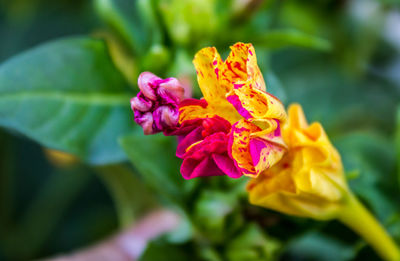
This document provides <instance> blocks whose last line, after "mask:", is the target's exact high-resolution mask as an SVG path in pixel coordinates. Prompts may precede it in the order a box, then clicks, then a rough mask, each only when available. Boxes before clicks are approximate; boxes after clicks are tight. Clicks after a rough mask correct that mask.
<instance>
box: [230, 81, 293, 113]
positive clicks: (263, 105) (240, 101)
mask: <svg viewBox="0 0 400 261" xmlns="http://www.w3.org/2000/svg"><path fill="white" fill-rule="evenodd" d="M227 100H228V101H229V102H230V103H231V104H232V105H233V106H234V107H235V108H236V110H237V111H238V112H239V114H240V115H242V116H243V117H244V118H245V119H251V118H253V119H277V120H280V121H285V120H286V112H285V108H284V106H283V104H282V103H281V102H280V101H279V100H278V99H277V98H275V97H274V96H273V95H271V94H269V93H266V92H264V91H260V90H258V89H255V88H253V84H252V83H242V84H235V85H234V88H233V89H232V91H231V92H230V93H229V94H228V96H227Z"/></svg>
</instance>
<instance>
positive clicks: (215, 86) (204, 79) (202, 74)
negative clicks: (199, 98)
mask: <svg viewBox="0 0 400 261" xmlns="http://www.w3.org/2000/svg"><path fill="white" fill-rule="evenodd" d="M193 64H194V66H195V68H196V72H197V81H198V83H199V87H200V89H201V92H202V93H203V97H204V99H205V100H206V101H207V102H209V103H219V102H226V99H225V96H226V94H227V93H228V92H229V89H227V88H226V87H223V86H221V85H220V83H219V80H220V74H221V72H220V70H221V69H220V68H221V67H222V65H223V61H222V60H221V57H220V56H219V54H218V52H217V49H215V47H207V48H203V49H201V50H200V51H199V52H197V53H196V55H195V57H194V60H193Z"/></svg>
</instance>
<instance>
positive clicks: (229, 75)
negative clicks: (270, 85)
mask: <svg viewBox="0 0 400 261" xmlns="http://www.w3.org/2000/svg"><path fill="white" fill-rule="evenodd" d="M247 81H249V82H252V83H253V87H254V88H255V89H258V90H261V91H265V90H266V87H265V82H264V78H263V76H262V73H261V71H260V69H259V68H258V65H257V58H256V52H255V50H254V47H253V45H252V44H245V43H236V44H234V45H233V46H231V53H230V54H229V56H228V58H227V59H226V61H225V63H224V68H223V69H222V77H221V85H222V86H224V88H225V89H226V90H229V91H230V90H231V89H232V86H233V84H234V83H239V82H247Z"/></svg>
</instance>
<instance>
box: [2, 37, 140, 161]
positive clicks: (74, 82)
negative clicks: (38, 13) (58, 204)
mask: <svg viewBox="0 0 400 261" xmlns="http://www.w3.org/2000/svg"><path fill="white" fill-rule="evenodd" d="M131 96H132V94H130V93H129V89H128V88H127V86H126V83H125V81H124V79H123V78H122V76H121V75H120V73H119V72H118V71H117V69H115V67H114V66H113V64H112V62H111V60H110V57H109V54H108V52H107V48H106V46H105V44H104V43H103V42H102V41H100V40H94V39H90V38H87V37H82V38H70V39H63V40H59V41H55V42H52V43H49V44H45V45H43V46H39V47H37V48H34V49H32V50H30V51H27V52H25V53H23V54H21V55H19V56H17V57H15V58H13V59H11V60H9V61H7V62H6V63H4V64H3V65H1V66H0V126H3V127H6V128H9V129H11V130H16V131H18V132H20V133H22V134H24V135H26V136H28V137H30V138H32V139H34V140H36V141H37V142H39V143H41V144H42V145H44V146H47V147H51V148H54V149H59V150H62V151H66V152H69V153H72V154H75V155H78V156H79V157H81V158H82V159H84V160H86V161H88V162H90V163H93V164H105V163H111V162H116V161H120V160H122V159H124V157H125V156H124V153H123V152H122V151H121V150H120V148H119V146H118V144H117V137H118V136H120V135H122V134H125V133H128V132H131V131H132V130H133V126H134V125H133V122H132V120H131V116H130V109H129V99H130V97H131Z"/></svg>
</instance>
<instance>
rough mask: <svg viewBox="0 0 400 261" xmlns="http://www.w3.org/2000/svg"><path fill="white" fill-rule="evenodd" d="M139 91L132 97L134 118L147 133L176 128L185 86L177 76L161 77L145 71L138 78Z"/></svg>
mask: <svg viewBox="0 0 400 261" xmlns="http://www.w3.org/2000/svg"><path fill="white" fill-rule="evenodd" d="M138 85H139V89H140V91H139V93H138V94H137V96H136V97H133V98H132V99H131V108H132V110H133V112H134V119H135V122H136V123H137V124H139V125H140V126H142V128H143V132H144V134H145V135H148V134H154V133H157V132H161V131H164V132H167V131H169V130H172V129H174V128H175V127H176V126H177V124H178V119H179V103H180V101H181V100H183V98H184V87H183V86H182V85H181V84H180V83H179V81H178V80H177V79H175V78H167V79H161V78H159V77H157V76H156V75H154V74H152V73H150V72H143V73H141V74H140V76H139V79H138Z"/></svg>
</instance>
